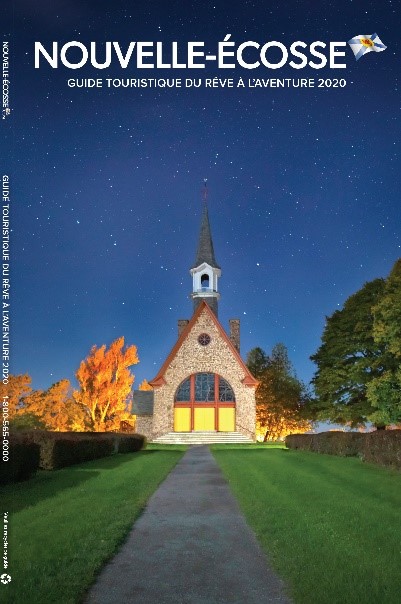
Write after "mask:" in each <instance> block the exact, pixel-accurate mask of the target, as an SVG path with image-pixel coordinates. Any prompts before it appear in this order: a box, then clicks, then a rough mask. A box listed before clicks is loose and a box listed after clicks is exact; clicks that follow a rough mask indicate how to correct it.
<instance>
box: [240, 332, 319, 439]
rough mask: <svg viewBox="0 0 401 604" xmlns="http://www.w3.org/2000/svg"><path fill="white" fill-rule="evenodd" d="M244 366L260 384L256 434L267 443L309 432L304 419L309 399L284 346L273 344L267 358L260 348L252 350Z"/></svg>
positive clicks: (309, 424)
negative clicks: (295, 433)
mask: <svg viewBox="0 0 401 604" xmlns="http://www.w3.org/2000/svg"><path fill="white" fill-rule="evenodd" d="M247 366H248V368H249V369H250V371H251V372H252V373H253V375H254V376H255V377H256V379H258V380H259V386H258V388H257V390H256V431H257V434H258V435H259V436H261V437H263V440H265V441H267V440H277V439H278V438H283V437H284V436H286V435H287V434H290V433H294V432H306V431H307V430H309V429H310V428H311V422H310V421H308V419H305V417H304V416H305V407H306V404H307V403H309V402H310V398H309V395H308V393H307V392H306V389H305V387H304V385H303V384H302V382H300V381H299V380H298V379H297V378H296V377H295V375H294V372H293V369H292V365H291V362H290V360H289V358H288V353H287V349H286V347H285V346H284V344H276V345H275V346H274V347H273V350H272V354H271V356H270V357H269V356H268V355H267V354H266V353H265V352H264V351H263V350H262V349H261V348H254V349H253V350H251V351H250V353H249V354H248V357H247Z"/></svg>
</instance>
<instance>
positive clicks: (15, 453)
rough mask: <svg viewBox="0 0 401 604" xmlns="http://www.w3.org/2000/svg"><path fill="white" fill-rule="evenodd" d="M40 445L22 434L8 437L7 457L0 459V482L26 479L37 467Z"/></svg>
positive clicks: (5, 482)
mask: <svg viewBox="0 0 401 604" xmlns="http://www.w3.org/2000/svg"><path fill="white" fill-rule="evenodd" d="M39 461H40V446H39V445H38V444H36V443H34V442H31V441H30V440H29V439H27V438H26V437H25V436H24V435H18V436H17V435H16V436H13V437H12V439H10V442H9V449H8V458H7V460H6V459H3V460H1V461H0V484H7V483H8V482H17V481H19V480H27V479H28V478H30V477H31V476H32V475H33V474H35V472H36V471H37V470H38V468H39Z"/></svg>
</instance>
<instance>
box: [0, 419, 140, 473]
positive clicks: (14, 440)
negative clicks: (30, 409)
mask: <svg viewBox="0 0 401 604" xmlns="http://www.w3.org/2000/svg"><path fill="white" fill-rule="evenodd" d="M145 446H146V438H145V437H144V436H142V435H141V434H130V435H127V434H118V433H113V432H103V433H99V432H79V433H78V432H45V431H39V430H38V431H36V430H34V431H31V432H24V433H19V434H13V435H12V436H11V438H10V454H9V461H7V462H5V461H4V462H2V463H1V464H0V483H2V484H5V483H7V482H16V481H18V480H24V479H26V478H29V477H30V476H31V475H32V474H34V473H35V472H36V470H37V469H38V468H41V469H43V470H56V469H59V468H64V467H66V466H71V465H74V464H77V463H82V462H85V461H90V460H92V459H98V458H100V457H107V456H108V455H113V454H114V453H131V452H135V451H139V450H140V449H143V448H144V447H145Z"/></svg>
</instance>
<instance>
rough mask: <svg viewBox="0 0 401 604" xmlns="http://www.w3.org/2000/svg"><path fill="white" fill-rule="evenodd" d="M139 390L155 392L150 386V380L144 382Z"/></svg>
mask: <svg viewBox="0 0 401 604" xmlns="http://www.w3.org/2000/svg"><path fill="white" fill-rule="evenodd" d="M138 390H153V388H152V386H151V385H150V384H149V382H148V380H142V382H141V383H140V384H139V388H138Z"/></svg>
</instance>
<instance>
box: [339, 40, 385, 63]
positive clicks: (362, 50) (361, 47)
mask: <svg viewBox="0 0 401 604" xmlns="http://www.w3.org/2000/svg"><path fill="white" fill-rule="evenodd" d="M348 44H349V45H350V47H351V49H352V52H353V53H354V55H355V59H356V60H357V61H358V60H359V59H360V58H361V57H363V55H366V53H367V52H372V51H374V52H382V50H386V48H387V46H384V44H383V42H382V41H381V40H380V38H379V36H378V35H377V34H372V35H371V36H363V35H359V36H355V37H354V38H351V40H348Z"/></svg>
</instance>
